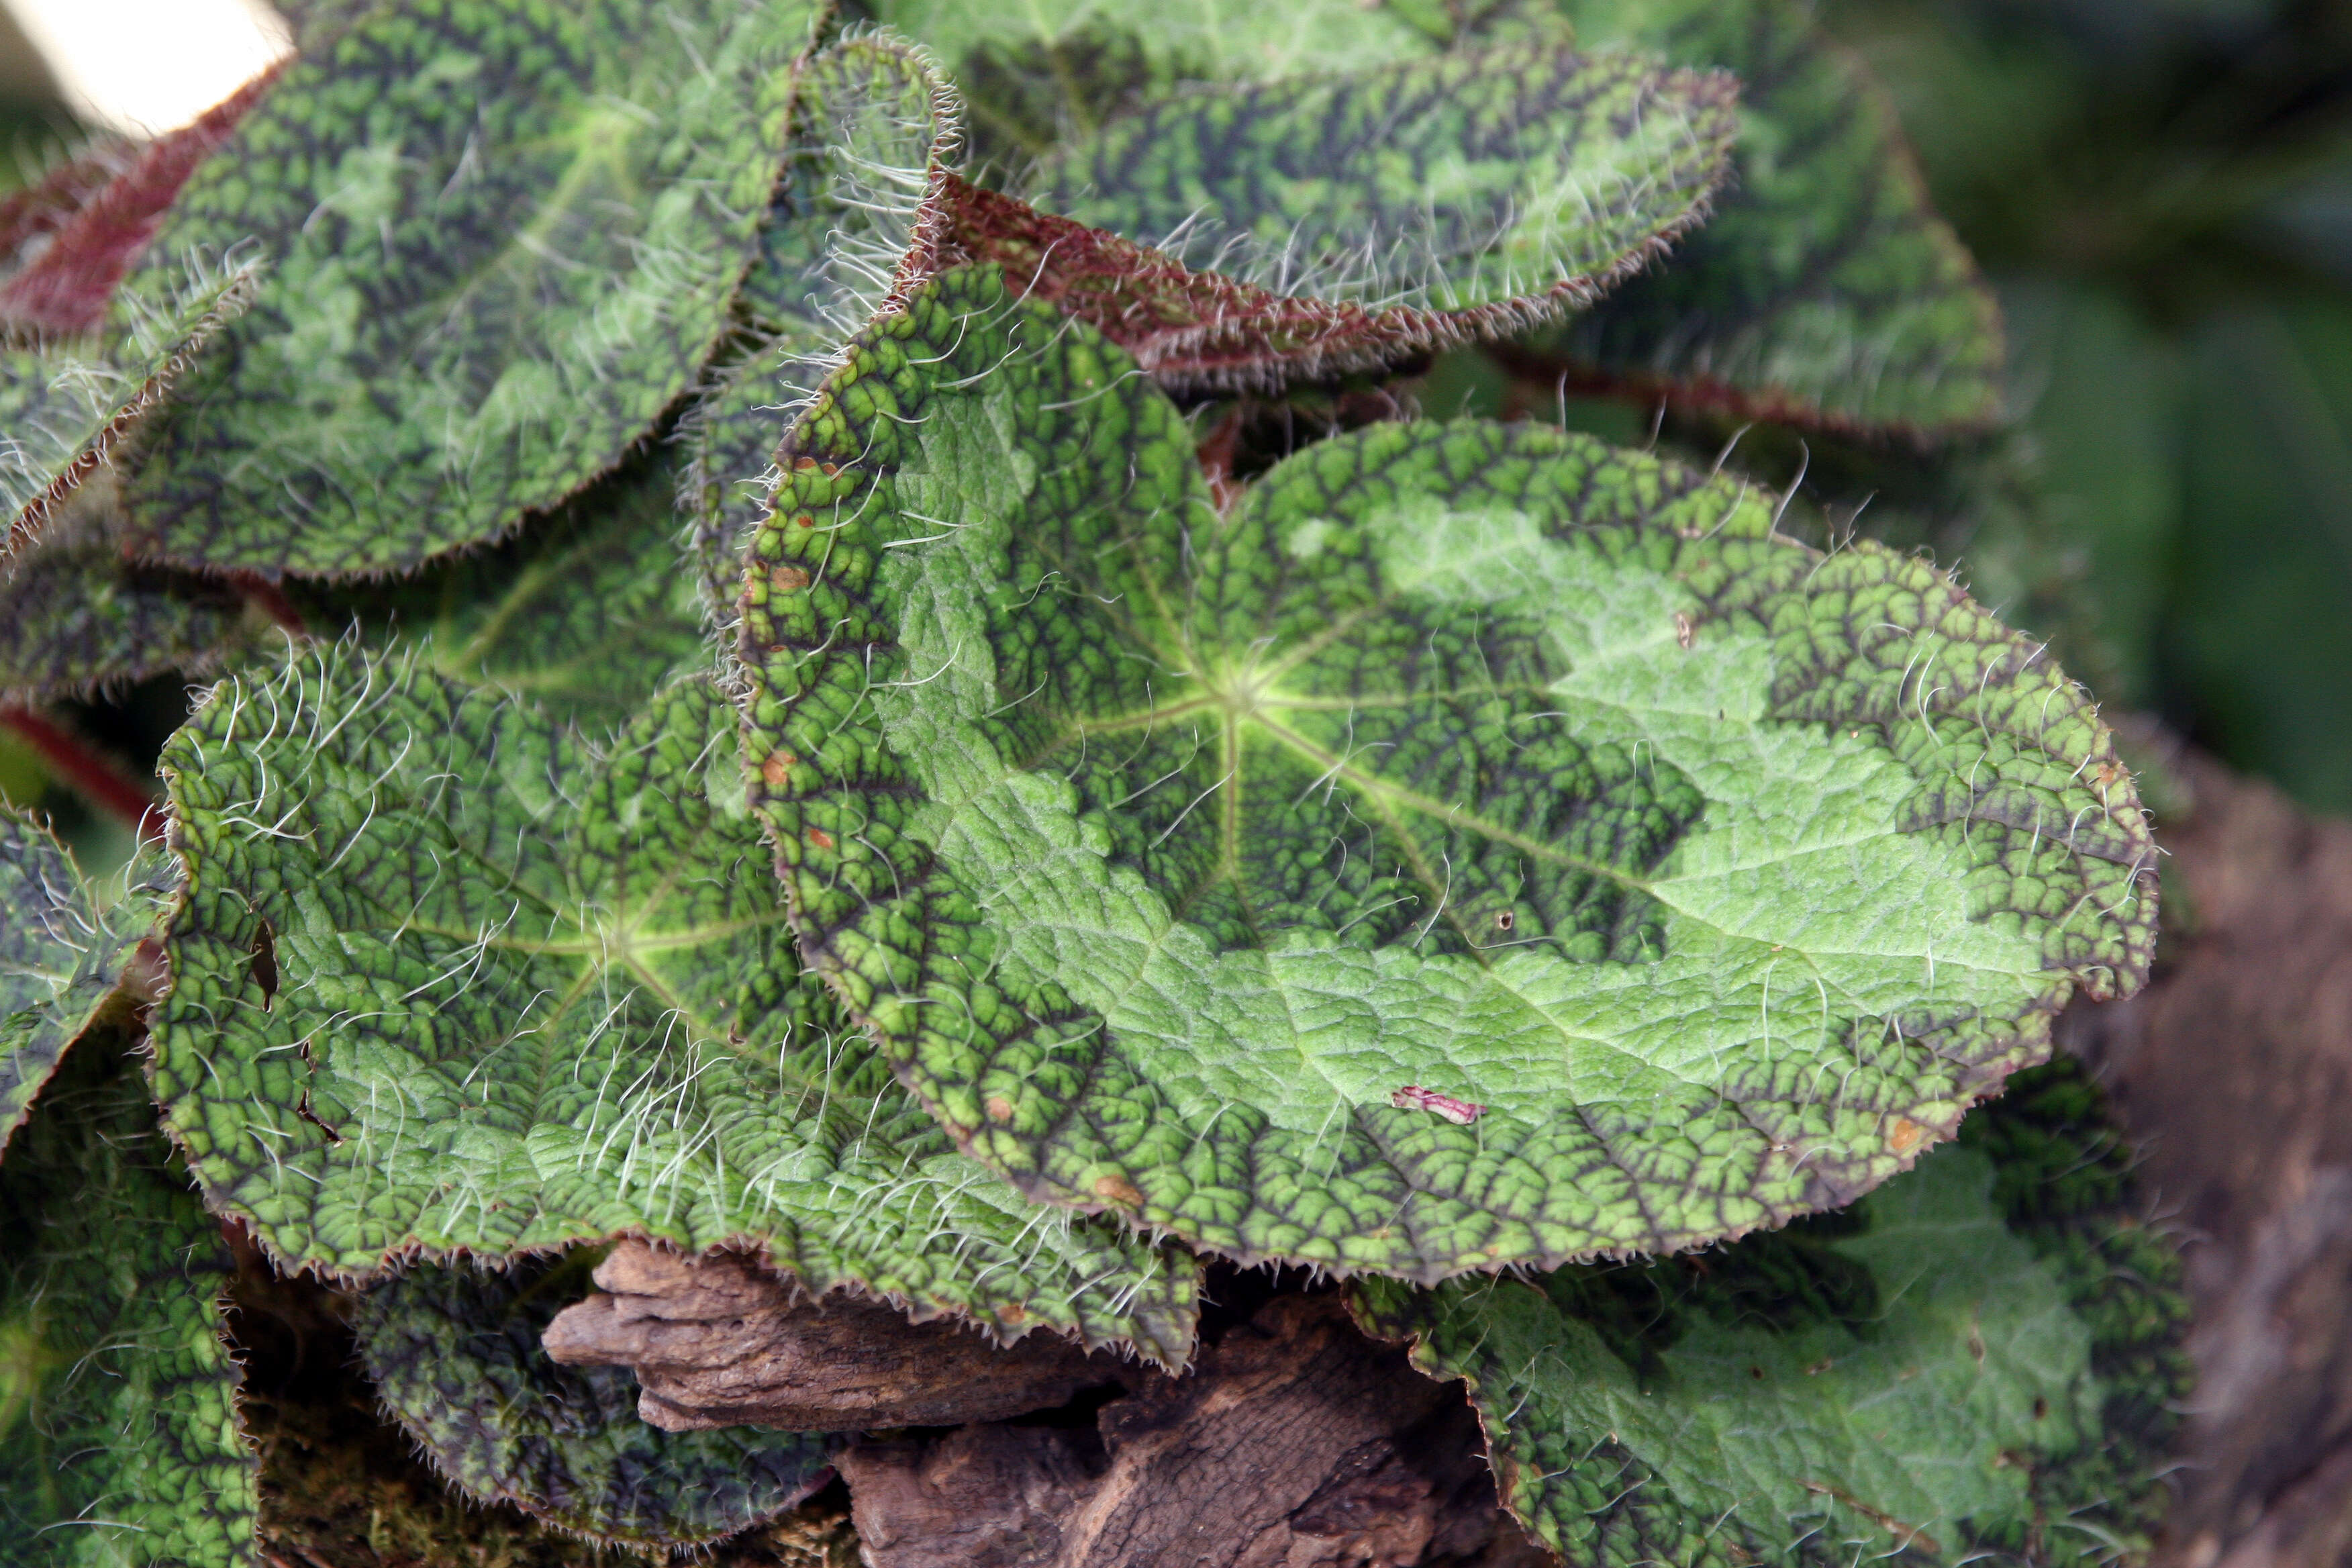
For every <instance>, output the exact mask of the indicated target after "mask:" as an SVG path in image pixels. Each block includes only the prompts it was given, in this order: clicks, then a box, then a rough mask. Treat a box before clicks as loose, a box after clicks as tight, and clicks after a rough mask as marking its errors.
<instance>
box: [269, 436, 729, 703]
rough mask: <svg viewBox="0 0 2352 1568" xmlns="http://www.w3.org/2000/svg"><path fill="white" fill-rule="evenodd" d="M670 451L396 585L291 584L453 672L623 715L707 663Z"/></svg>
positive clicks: (304, 596) (376, 640) (310, 607)
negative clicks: (512, 532)
mask: <svg viewBox="0 0 2352 1568" xmlns="http://www.w3.org/2000/svg"><path fill="white" fill-rule="evenodd" d="M677 483H678V462H677V453H676V449H675V448H674V447H667V446H664V447H655V448H654V449H652V450H651V451H649V452H646V453H642V454H640V455H638V456H636V457H634V458H631V459H630V460H629V461H628V463H627V464H626V465H625V467H624V468H622V469H621V470H620V472H618V473H617V474H614V475H613V476H611V477H610V478H608V479H601V480H599V481H598V482H597V483H595V484H594V485H592V486H590V487H589V488H588V489H586V490H584V491H583V492H582V493H581V494H579V495H577V496H575V497H573V498H572V500H569V501H567V502H565V503H564V505H563V506H562V508H560V509H559V510H557V511H556V513H555V514H554V515H553V516H552V517H549V518H545V519H541V520H536V521H532V522H530V524H528V525H527V526H526V527H525V528H524V531H522V532H521V533H520V535H518V536H517V537H515V538H513V539H510V540H508V541H507V542H505V543H503V544H500V545H498V546H496V547H494V548H492V549H489V550H486V551H482V552H478V553H469V554H467V555H463V556H459V557H457V559H455V560H451V561H446V562H443V563H438V564H436V565H435V566H432V567H428V568H427V569H426V570H425V571H423V572H421V573H419V574H416V575H415V576H414V577H410V578H407V579H404V580H403V581H402V582H400V583H398V584H393V585H392V586H390V587H378V588H373V589H370V590H364V591H362V590H359V589H355V588H352V587H349V586H340V585H338V586H317V587H311V588H308V589H305V588H303V587H301V586H299V585H298V586H296V588H295V590H294V592H293V593H292V594H291V595H289V596H290V597H291V599H292V600H293V602H294V603H295V604H296V605H298V606H299V607H300V609H301V611H302V613H303V616H304V618H305V619H306V620H308V621H309V622H310V624H312V625H314V626H318V627H320V629H322V630H325V631H329V632H333V631H337V630H340V629H341V628H342V627H344V626H357V627H358V628H359V635H360V637H361V638H362V641H364V642H366V643H368V644H369V645H371V646H373V647H384V648H391V647H409V646H414V647H416V648H418V649H420V650H421V655H422V657H423V658H425V661H426V663H427V664H428V665H429V666H430V667H431V668H434V669H436V670H438V671H440V672H441V673H442V674H444V675H446V676H449V677H450V678H452V679H457V680H460V681H465V682H469V683H471V684H474V685H486V686H496V687H498V688H499V689H503V690H507V691H516V692H520V693H523V694H525V695H527V696H529V697H530V699H531V700H533V701H534V702H536V703H537V704H538V705H539V706H540V707H541V708H542V709H544V710H547V711H548V712H549V713H551V714H552V715H554V716H555V717H557V718H559V719H563V720H572V721H582V722H585V721H590V720H592V719H593V720H596V721H602V722H603V723H604V724H606V725H617V724H619V723H621V722H623V721H625V720H627V719H628V718H629V717H630V716H631V715H632V714H634V713H635V712H636V711H637V710H639V709H641V708H643V707H644V706H645V704H646V701H647V700H650V699H651V698H652V697H653V695H654V693H655V692H656V691H657V690H659V689H661V688H662V687H663V686H664V685H666V684H667V682H668V681H669V679H671V678H672V677H673V676H676V675H679V674H682V673H684V672H685V671H687V670H689V669H699V668H708V667H709V663H710V653H709V648H708V647H706V645H705V637H704V632H703V626H702V612H701V605H700V603H699V601H698V595H697V594H696V592H695V584H694V582H693V580H692V578H690V577H689V576H688V575H687V574H684V573H683V572H681V571H680V570H679V561H678V547H677V532H678V528H677V512H676V510H674V507H673V504H672V502H673V498H674V497H675V495H676V492H677Z"/></svg>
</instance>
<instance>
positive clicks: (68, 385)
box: [0, 258, 258, 577]
mask: <svg viewBox="0 0 2352 1568" xmlns="http://www.w3.org/2000/svg"><path fill="white" fill-rule="evenodd" d="M257 278H258V268H257V265H256V264H255V263H254V262H253V261H251V260H250V259H249V258H248V259H247V260H246V261H245V262H244V263H242V264H240V265H236V266H229V267H223V268H217V269H215V270H213V271H211V272H209V273H204V272H199V273H198V274H197V275H196V276H195V277H194V279H191V280H189V281H187V282H186V283H184V284H183V285H181V286H178V287H173V283H174V281H175V279H173V275H172V274H170V273H168V272H166V271H163V270H162V269H159V270H158V271H157V273H156V274H155V275H153V276H152V277H150V278H149V279H146V280H147V281H148V282H149V283H152V284H153V285H155V286H156V289H157V291H156V292H155V293H153V294H152V296H151V295H149V294H142V293H133V294H131V295H130V296H128V297H127V298H126V300H125V302H124V305H123V307H122V309H123V313H124V321H125V325H124V329H123V331H122V332H121V334H120V338H119V341H117V342H114V343H112V344H110V345H104V346H101V345H99V344H95V343H92V342H88V341H86V340H82V339H71V340H67V341H65V342H58V343H41V342H31V343H16V344H14V345H10V346H5V347H0V507H5V509H6V513H7V517H8V532H7V536H6V537H5V539H0V577H5V575H7V574H10V573H12V572H13V571H14V570H15V569H16V561H17V560H18V559H20V558H21V555H22V552H24V550H25V547H26V545H28V544H30V543H32V542H33V541H34V540H35V539H36V538H37V537H38V536H39V534H40V532H41V530H42V528H43V525H44V524H46V523H47V521H48V520H49V518H50V517H51V516H52V515H53V514H54V513H55V512H56V511H57V510H58V507H59V506H61V505H62V504H63V503H64V502H65V500H66V499H67V498H68V497H69V496H71V495H72V494H73V493H74V491H75V490H76V489H79V488H80V486H81V484H82V482H83V481H84V480H86V479H89V476H90V475H91V474H92V473H93V472H94V471H96V469H97V468H99V466H100V464H102V463H104V462H106V461H107V459H108V458H109V457H110V454H111V453H112V452H113V450H114V447H115V445H116V444H117V443H118V442H120V441H121V439H122V437H124V436H125V435H127V434H128V433H129V432H130V430H131V427H132V426H135V425H137V424H139V423H141V421H142V418H144V417H145V416H148V415H150V414H151V413H152V411H153V410H154V408H155V407H156V406H157V405H159V404H160V403H161V402H162V401H163V398H164V397H165V396H166V395H169V394H170V392H171V391H172V388H173V384H174V383H175V382H177V381H179V380H180V379H181V377H182V376H183V375H184V374H185V373H186V372H187V370H188V368H189V366H190V363H191V362H192V361H193V359H194V355H195V354H196V353H197V351H198V350H200V349H202V348H203V347H204V346H205V343H206V342H209V341H210V340H211V339H212V338H214V337H215V335H217V334H218V333H219V332H220V331H221V329H222V328H223V327H225V326H226V325H227V323H228V322H230V321H233V320H235V319H236V317H237V316H238V315H240V314H241V313H243V311H244V310H245V309H246V308H247V306H248V305H249V304H250V303H251V302H252V300H253V298H254V292H255V289H256V287H257Z"/></svg>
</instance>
